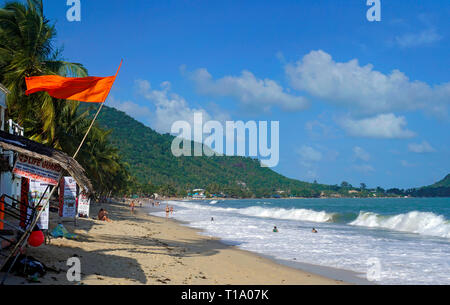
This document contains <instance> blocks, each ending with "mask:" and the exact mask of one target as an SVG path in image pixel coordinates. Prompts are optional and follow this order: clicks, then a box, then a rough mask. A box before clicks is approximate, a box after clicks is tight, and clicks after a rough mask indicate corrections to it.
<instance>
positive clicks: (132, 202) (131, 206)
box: [130, 200, 134, 214]
mask: <svg viewBox="0 0 450 305" xmlns="http://www.w3.org/2000/svg"><path fill="white" fill-rule="evenodd" d="M130 208H131V214H134V200H133V201H131V203H130Z"/></svg>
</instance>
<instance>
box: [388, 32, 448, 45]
mask: <svg viewBox="0 0 450 305" xmlns="http://www.w3.org/2000/svg"><path fill="white" fill-rule="evenodd" d="M441 39H442V36H441V35H439V34H438V33H437V32H436V30H435V29H426V30H423V31H421V32H419V33H408V34H404V35H401V36H397V37H395V43H396V44H398V45H399V46H400V47H403V48H409V47H418V46H424V45H430V44H433V43H435V42H438V41H440V40H441Z"/></svg>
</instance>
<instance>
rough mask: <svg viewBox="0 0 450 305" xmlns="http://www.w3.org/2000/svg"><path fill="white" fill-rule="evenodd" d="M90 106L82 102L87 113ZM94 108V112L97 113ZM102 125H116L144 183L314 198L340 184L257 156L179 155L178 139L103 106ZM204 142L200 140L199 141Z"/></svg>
mask: <svg viewBox="0 0 450 305" xmlns="http://www.w3.org/2000/svg"><path fill="white" fill-rule="evenodd" d="M86 109H88V108H87V106H85V105H82V106H80V111H85V110H86ZM93 111H94V110H91V113H93ZM98 123H99V124H100V126H103V127H105V128H107V129H111V130H112V133H111V136H110V139H111V141H112V143H113V144H114V145H115V146H116V147H118V148H119V150H120V154H121V156H122V158H123V160H124V161H125V162H127V163H128V164H129V165H130V171H131V174H132V175H133V176H135V177H136V179H137V181H138V182H139V183H141V184H142V185H144V186H145V185H154V186H162V185H168V188H169V189H176V190H177V191H178V192H179V191H181V192H182V191H183V190H184V191H186V190H190V189H194V188H205V189H207V190H208V191H209V192H214V193H220V192H224V193H226V194H228V195H233V196H238V197H251V196H257V197H263V196H271V195H277V194H278V195H280V196H287V195H294V196H306V197H315V196H319V195H320V193H321V192H322V191H326V192H331V191H336V190H338V189H339V188H338V187H337V186H328V185H321V184H316V183H307V182H302V181H298V180H295V179H289V178H286V177H284V176H282V175H280V174H278V173H276V172H274V171H273V170H271V169H269V168H263V167H261V166H260V162H259V161H258V160H256V159H252V158H246V157H228V156H224V157H180V158H177V157H175V156H173V155H172V153H171V144H172V141H173V139H174V137H173V136H172V135H170V134H164V135H163V134H159V133H157V132H156V131H154V130H152V129H151V128H149V127H147V126H145V125H144V124H142V123H140V122H138V121H136V120H135V119H133V118H132V117H130V116H128V115H127V114H125V113H124V112H122V111H119V110H116V109H115V108H111V107H106V106H105V107H104V108H103V110H102V112H101V114H100V116H99V118H98ZM199 145H200V144H199Z"/></svg>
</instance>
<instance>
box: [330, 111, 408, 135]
mask: <svg viewBox="0 0 450 305" xmlns="http://www.w3.org/2000/svg"><path fill="white" fill-rule="evenodd" d="M338 124H339V125H340V126H341V127H342V128H343V129H344V130H345V131H347V133H348V134H350V135H352V136H355V137H368V138H380V139H402V138H411V137H414V136H415V133H414V132H412V131H410V130H408V129H405V126H406V124H407V122H406V119H405V117H403V116H400V117H396V116H395V115H394V114H392V113H390V114H380V115H378V116H375V117H371V118H365V119H360V120H357V119H352V118H349V117H347V118H343V119H340V120H339V121H338Z"/></svg>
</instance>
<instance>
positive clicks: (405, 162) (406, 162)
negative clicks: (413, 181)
mask: <svg viewBox="0 0 450 305" xmlns="http://www.w3.org/2000/svg"><path fill="white" fill-rule="evenodd" d="M400 164H401V165H402V166H403V167H414V166H416V165H415V164H412V163H409V162H408V161H406V160H401V161H400Z"/></svg>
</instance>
